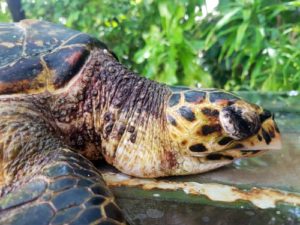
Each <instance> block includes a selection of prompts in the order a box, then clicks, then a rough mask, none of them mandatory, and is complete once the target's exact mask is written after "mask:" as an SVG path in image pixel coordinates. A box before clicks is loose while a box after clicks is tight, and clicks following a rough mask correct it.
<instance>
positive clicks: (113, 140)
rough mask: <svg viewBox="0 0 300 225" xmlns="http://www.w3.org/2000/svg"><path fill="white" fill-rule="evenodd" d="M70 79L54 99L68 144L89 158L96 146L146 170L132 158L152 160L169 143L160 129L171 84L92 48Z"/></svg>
mask: <svg viewBox="0 0 300 225" xmlns="http://www.w3.org/2000/svg"><path fill="white" fill-rule="evenodd" d="M71 85H72V86H71V87H67V88H66V90H65V92H63V93H59V94H57V95H56V97H55V100H54V103H53V114H54V116H55V117H56V119H57V124H58V126H59V127H60V128H61V129H62V130H63V133H65V135H66V136H67V137H68V139H69V141H70V143H71V145H72V146H74V147H75V148H76V149H81V151H82V153H83V154H84V155H85V156H86V157H88V158H89V159H94V160H95V159H97V158H99V157H100V156H101V154H100V151H101V153H102V155H103V156H104V157H105V159H106V160H107V162H108V163H111V164H113V165H114V166H116V167H117V168H119V169H120V170H122V171H124V172H126V173H129V174H133V175H136V176H139V175H140V174H137V173H143V174H147V173H150V172H151V171H152V170H153V169H151V168H146V167H147V165H143V166H142V167H145V168H136V165H135V164H141V163H137V162H138V161H140V160H145V159H147V160H148V161H149V160H150V161H157V160H158V159H159V158H161V154H164V151H166V149H169V148H170V146H169V145H170V144H169V143H168V140H169V138H168V133H167V132H166V131H165V129H166V121H165V118H166V116H165V106H166V105H167V104H166V101H167V100H168V98H169V96H170V90H169V89H168V88H167V87H165V86H164V85H161V84H158V83H156V82H154V81H150V80H147V79H145V78H142V77H140V76H137V75H136V74H134V73H132V72H130V71H129V70H127V69H126V68H124V66H122V65H121V64H120V63H119V62H117V61H116V60H115V58H113V57H112V56H111V55H110V54H109V53H108V52H107V51H106V50H95V51H94V52H92V53H91V57H90V59H89V61H88V62H87V63H86V66H85V68H84V69H83V70H82V72H81V75H80V76H79V78H77V80H76V81H71ZM148 163H149V162H148ZM141 165H142V164H141ZM152 166H153V165H152ZM155 166H156V167H168V165H162V164H161V163H160V165H155ZM163 169H165V168H163ZM143 174H141V175H143Z"/></svg>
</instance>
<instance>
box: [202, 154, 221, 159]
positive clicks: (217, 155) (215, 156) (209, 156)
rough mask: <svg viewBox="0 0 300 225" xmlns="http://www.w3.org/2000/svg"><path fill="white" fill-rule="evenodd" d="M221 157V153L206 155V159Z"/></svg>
mask: <svg viewBox="0 0 300 225" xmlns="http://www.w3.org/2000/svg"><path fill="white" fill-rule="evenodd" d="M222 158H223V155H222V154H218V153H213V154H209V155H207V156H206V159H208V160H221V159H222Z"/></svg>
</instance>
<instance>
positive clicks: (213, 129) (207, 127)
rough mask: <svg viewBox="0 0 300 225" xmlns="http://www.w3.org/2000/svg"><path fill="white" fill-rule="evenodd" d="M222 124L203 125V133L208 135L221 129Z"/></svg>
mask: <svg viewBox="0 0 300 225" xmlns="http://www.w3.org/2000/svg"><path fill="white" fill-rule="evenodd" d="M221 129H222V128H221V126H220V125H219V124H213V125H203V126H202V128H201V131H202V134H203V135H208V134H211V133H214V132H219V131H221Z"/></svg>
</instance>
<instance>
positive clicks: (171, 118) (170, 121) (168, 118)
mask: <svg viewBox="0 0 300 225" xmlns="http://www.w3.org/2000/svg"><path fill="white" fill-rule="evenodd" d="M167 120H168V122H169V123H171V124H172V125H173V126H177V123H176V120H175V118H174V117H172V116H170V115H167Z"/></svg>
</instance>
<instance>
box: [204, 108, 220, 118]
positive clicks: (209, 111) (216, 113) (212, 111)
mask: <svg viewBox="0 0 300 225" xmlns="http://www.w3.org/2000/svg"><path fill="white" fill-rule="evenodd" d="M201 112H202V113H203V114H204V115H206V116H210V117H218V116H219V111H218V110H216V109H210V108H207V107H205V108H203V109H202V110H201Z"/></svg>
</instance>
